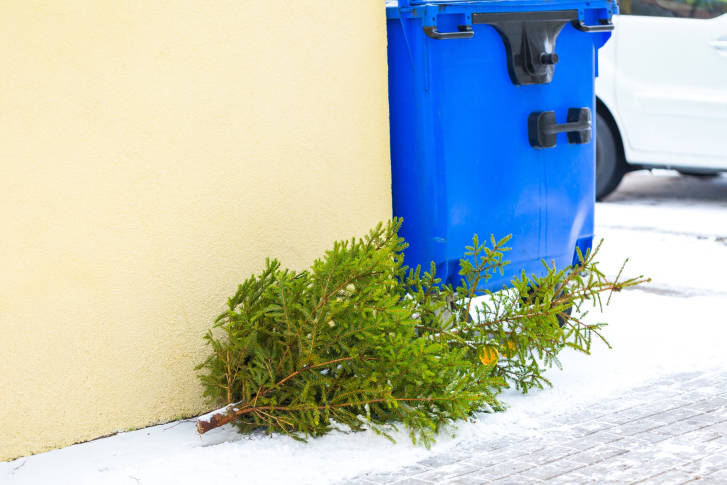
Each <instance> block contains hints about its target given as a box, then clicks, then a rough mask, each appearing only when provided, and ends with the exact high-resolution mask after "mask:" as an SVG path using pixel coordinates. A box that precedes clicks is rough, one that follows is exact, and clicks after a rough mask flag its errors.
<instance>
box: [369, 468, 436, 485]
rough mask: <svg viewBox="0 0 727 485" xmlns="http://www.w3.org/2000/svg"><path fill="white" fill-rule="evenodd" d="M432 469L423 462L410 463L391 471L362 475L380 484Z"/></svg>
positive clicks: (393, 481)
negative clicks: (422, 463)
mask: <svg viewBox="0 0 727 485" xmlns="http://www.w3.org/2000/svg"><path fill="white" fill-rule="evenodd" d="M429 470H431V468H430V467H428V466H424V465H421V464H415V465H410V466H407V467H404V468H401V469H399V470H396V471H393V472H389V473H372V474H367V475H364V476H362V477H361V478H363V479H364V480H368V481H370V482H373V483H376V484H377V485H379V484H390V483H395V482H398V481H400V480H403V479H404V478H407V477H410V476H412V475H417V474H419V473H423V472H425V471H429Z"/></svg>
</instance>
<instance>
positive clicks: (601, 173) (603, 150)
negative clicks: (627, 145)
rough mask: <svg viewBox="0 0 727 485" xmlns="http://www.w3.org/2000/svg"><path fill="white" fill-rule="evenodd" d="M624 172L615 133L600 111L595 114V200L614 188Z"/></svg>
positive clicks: (624, 167)
mask: <svg viewBox="0 0 727 485" xmlns="http://www.w3.org/2000/svg"><path fill="white" fill-rule="evenodd" d="M625 173H626V164H625V163H624V161H623V158H622V156H621V150H620V147H619V146H618V139H617V138H616V134H615V133H614V130H613V128H612V126H611V124H610V123H609V122H608V120H607V119H606V118H604V117H603V116H602V115H601V113H597V114H596V200H602V199H603V198H604V197H606V196H607V195H609V194H610V193H611V192H613V191H614V190H616V187H618V184H620V183H621V179H623V176H624V174H625Z"/></svg>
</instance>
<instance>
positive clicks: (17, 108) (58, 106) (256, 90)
mask: <svg viewBox="0 0 727 485" xmlns="http://www.w3.org/2000/svg"><path fill="white" fill-rule="evenodd" d="M2 10H3V15H2V16H0V39H2V41H1V42H0V65H2V71H1V72H2V74H0V224H1V225H0V232H1V237H0V241H1V242H0V247H1V248H2V250H1V251H0V268H2V270H1V271H0V329H2V334H3V346H2V350H1V351H0V353H1V355H0V395H1V396H2V397H1V398H0V460H2V459H9V458H13V457H16V456H19V455H23V454H28V453H34V452H39V451H43V450H47V449H50V448H54V447H59V446H63V445H67V444H69V443H73V442H77V441H82V440H87V439H90V438H94V437H98V436H101V435H104V434H107V433H112V432H115V431H118V430H123V429H128V428H131V427H141V426H145V425H149V424H152V423H158V422H162V421H166V420H171V419H173V418H176V417H180V416H188V415H193V414H196V413H199V412H202V411H204V410H205V404H204V401H203V399H202V397H201V392H200V386H199V385H198V383H197V380H196V377H195V375H194V371H193V367H194V365H195V364H197V363H198V362H199V361H200V360H201V359H202V358H203V356H204V354H205V352H206V349H205V348H204V347H203V345H202V340H201V336H202V334H203V333H204V331H205V330H206V329H207V328H208V327H209V325H210V324H211V321H212V319H213V318H214V317H215V316H216V315H217V314H218V313H219V312H220V311H221V310H222V309H223V307H224V303H225V301H226V298H227V297H228V296H230V295H231V294H232V292H233V291H234V290H235V288H236V287H237V283H238V282H240V281H241V280H242V279H244V278H246V277H247V276H248V275H249V274H250V273H251V272H253V271H256V270H258V269H260V268H261V267H262V264H263V262H264V258H265V256H268V255H269V256H276V257H279V258H280V259H282V261H283V263H284V264H286V265H289V266H292V267H296V268H302V267H304V266H307V265H308V264H309V263H310V262H311V261H312V259H313V258H314V257H316V256H318V255H319V254H320V253H321V252H322V251H323V250H324V249H325V248H327V247H328V246H329V245H330V243H331V242H332V241H333V240H334V239H338V238H347V237H350V236H352V235H362V234H363V233H365V232H366V230H367V229H368V228H369V227H370V226H372V225H373V224H375V223H376V222H377V221H379V220H382V219H385V218H387V217H390V214H391V197H390V176H389V159H388V126H387V116H388V111H387V104H386V103H387V97H386V89H387V88H386V32H385V12H384V3H383V2H382V1H381V0H378V1H370V2H369V1H366V2H361V1H357V0H339V1H335V2H323V1H321V0H266V1H258V2H252V1H248V0H236V1H218V2H211V3H210V2H202V1H198V0H197V1H176V2H172V1H158V0H155V1H153V2H88V1H85V0H71V1H65V2H57V1H50V0H48V1H40V2H37V1H32V2H28V1H22V0H17V1H12V2H10V3H9V4H8V3H6V4H4V5H3V8H2Z"/></svg>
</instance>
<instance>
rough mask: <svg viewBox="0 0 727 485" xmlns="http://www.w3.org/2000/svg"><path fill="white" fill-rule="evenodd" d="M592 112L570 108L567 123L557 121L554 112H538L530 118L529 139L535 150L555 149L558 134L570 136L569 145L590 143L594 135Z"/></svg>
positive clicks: (531, 114) (586, 109) (585, 109)
mask: <svg viewBox="0 0 727 485" xmlns="http://www.w3.org/2000/svg"><path fill="white" fill-rule="evenodd" d="M592 129H593V126H592V123H591V110H590V109H588V108H570V109H569V110H568V119H567V122H566V123H563V124H560V125H559V124H558V123H557V122H556V121H555V112H554V111H536V112H534V113H530V116H529V117H528V138H529V140H530V145H531V146H533V147H535V148H553V147H554V146H555V144H556V142H557V139H558V133H567V134H568V143H588V142H589V141H591V133H592Z"/></svg>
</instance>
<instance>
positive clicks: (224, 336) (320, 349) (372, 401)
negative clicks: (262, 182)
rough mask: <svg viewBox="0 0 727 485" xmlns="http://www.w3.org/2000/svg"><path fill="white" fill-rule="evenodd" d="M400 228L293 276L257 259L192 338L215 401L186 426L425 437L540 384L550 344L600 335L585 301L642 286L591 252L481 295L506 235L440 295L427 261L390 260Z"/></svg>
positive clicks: (477, 250)
mask: <svg viewBox="0 0 727 485" xmlns="http://www.w3.org/2000/svg"><path fill="white" fill-rule="evenodd" d="M400 224H401V221H392V222H389V223H388V224H387V225H385V226H384V225H383V224H379V226H377V227H376V228H375V229H373V230H372V231H371V232H370V233H369V235H368V236H366V237H365V238H364V239H359V240H355V239H354V240H351V241H347V242H338V243H336V244H335V245H334V247H333V249H331V250H330V251H328V252H327V253H326V254H325V256H324V257H323V258H321V259H319V260H316V261H315V262H314V264H313V265H312V267H311V268H310V269H309V270H306V271H301V272H292V271H289V270H285V269H282V268H281V267H280V264H279V263H278V262H277V261H275V260H272V261H270V260H269V261H267V263H266V268H265V269H264V270H263V272H262V273H260V274H259V275H257V276H252V277H250V278H249V279H248V280H247V281H245V282H244V283H243V284H241V285H240V287H239V288H238V291H237V293H236V294H235V295H234V296H233V297H232V298H230V299H229V301H228V310H227V311H226V312H225V313H223V314H222V315H220V316H219V317H218V318H217V320H216V322H215V328H214V329H213V330H211V331H210V332H208V334H207V335H206V336H205V339H206V340H207V342H208V344H209V345H210V346H211V348H212V353H211V355H210V356H209V358H208V359H207V360H206V361H205V362H204V363H202V364H201V365H200V366H199V368H201V369H204V370H205V373H204V374H202V375H201V376H200V378H201V380H202V382H203V384H204V386H205V394H206V395H207V396H208V397H209V398H210V399H211V400H213V401H214V402H217V403H220V404H223V403H224V404H225V406H224V407H223V408H221V409H218V410H217V411H213V412H212V413H209V414H208V415H206V416H203V417H201V418H200V419H199V420H198V422H197V429H198V431H199V432H200V433H204V432H206V431H208V430H210V429H213V428H215V427H218V426H221V425H223V424H226V423H230V422H233V423H235V424H236V425H237V426H238V428H239V429H240V431H242V432H249V431H252V430H254V429H258V428H264V429H266V430H267V431H268V432H270V433H272V432H275V431H278V432H282V433H286V434H290V435H291V436H293V437H295V438H297V439H304V438H306V437H309V436H319V435H322V434H325V433H326V432H328V431H330V430H331V429H333V428H334V427H343V428H344V429H346V428H347V429H350V430H354V431H355V430H361V429H364V428H372V429H374V430H376V431H377V432H380V433H383V434H384V435H387V436H388V434H387V433H388V431H389V430H390V429H392V428H394V427H395V426H396V425H397V424H401V425H404V426H405V427H407V428H408V429H409V431H410V436H411V438H412V440H413V441H415V442H417V441H420V442H422V443H424V444H425V445H429V444H430V443H431V442H432V441H433V439H434V436H435V435H436V434H437V432H438V431H439V430H440V429H441V428H442V426H444V425H446V424H449V423H451V422H453V421H456V420H458V419H463V418H466V417H468V416H470V415H472V414H473V413H474V412H476V411H478V410H501V409H502V408H503V407H502V405H501V404H500V403H499V402H498V400H497V395H498V393H499V392H500V391H501V390H502V389H503V388H504V387H506V386H509V385H511V384H514V385H515V386H517V387H518V388H519V389H521V390H523V391H525V392H526V391H527V390H528V389H530V388H531V387H533V386H536V387H542V386H543V385H544V384H548V381H547V379H546V378H545V377H544V376H543V375H542V374H543V372H544V370H545V369H546V368H547V367H549V366H551V365H553V364H558V361H557V354H558V352H559V351H560V350H561V349H562V348H564V347H565V346H570V347H573V348H576V349H578V350H580V351H583V352H588V351H589V348H590V344H591V341H592V339H593V337H600V338H603V337H602V335H601V333H600V331H601V328H602V325H601V324H596V325H589V324H586V323H584V321H583V319H582V318H583V315H584V313H585V308H586V303H587V302H596V303H599V304H600V294H601V293H603V292H611V291H619V290H621V289H623V288H625V287H628V286H633V285H635V284H638V283H639V282H641V281H643V279H642V278H637V279H629V280H624V281H618V277H617V278H616V280H615V281H609V280H608V279H607V278H606V277H605V276H604V275H603V274H602V273H600V272H599V271H598V269H597V268H596V264H595V263H594V259H593V257H594V256H595V254H596V252H594V253H592V254H591V255H588V256H587V257H585V258H582V260H581V263H580V264H579V265H577V266H576V267H574V268H569V269H567V270H561V271H556V270H555V269H553V268H547V267H546V269H547V271H546V275H545V276H544V277H542V278H528V277H526V276H525V275H523V277H522V278H520V279H518V280H515V281H513V286H512V288H511V289H510V290H507V291H502V292H497V293H490V292H482V291H480V290H479V289H478V285H479V283H480V282H482V281H486V280H487V279H488V278H489V277H490V275H492V274H493V272H495V271H501V269H502V267H503V266H504V265H505V264H507V263H506V261H505V260H504V259H503V254H504V252H505V251H506V250H507V248H505V247H504V245H505V244H506V243H507V240H508V238H505V239H503V240H501V241H495V240H494V239H493V240H492V242H491V246H490V247H487V246H486V245H482V244H480V243H479V241H478V240H477V238H476V237H475V239H474V244H473V246H471V247H469V248H467V254H466V256H467V259H466V260H463V261H462V265H461V274H462V276H463V283H462V284H461V285H460V286H459V287H458V288H456V289H453V288H452V287H450V286H448V285H442V284H441V281H440V280H438V279H437V277H436V275H435V274H434V266H433V265H432V268H431V270H430V271H429V272H424V273H423V274H422V272H421V271H420V270H419V269H416V270H409V269H408V268H406V267H404V266H403V264H402V262H403V255H402V251H403V249H404V248H405V247H406V244H405V242H404V241H403V240H402V239H401V238H400V237H399V236H398V235H397V231H398V229H399V227H400ZM483 295H484V296H485V298H484V299H482V298H481V299H477V298H478V297H480V296H483ZM476 299H477V300H476Z"/></svg>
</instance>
